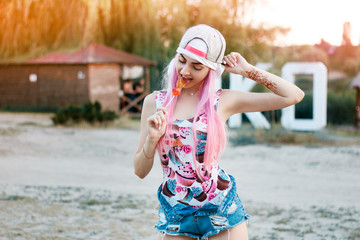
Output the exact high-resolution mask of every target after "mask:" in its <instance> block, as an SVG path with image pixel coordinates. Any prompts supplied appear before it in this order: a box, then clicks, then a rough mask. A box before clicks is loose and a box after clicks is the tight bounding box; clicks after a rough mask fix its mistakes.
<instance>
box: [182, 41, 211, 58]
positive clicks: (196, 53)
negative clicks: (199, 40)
mask: <svg viewBox="0 0 360 240" xmlns="http://www.w3.org/2000/svg"><path fill="white" fill-rule="evenodd" d="M185 49H186V50H188V51H189V52H191V53H193V54H195V55H198V56H199V57H203V58H206V56H207V53H206V52H203V51H200V50H198V49H196V48H194V47H192V46H190V45H189V44H188V45H186V47H185Z"/></svg>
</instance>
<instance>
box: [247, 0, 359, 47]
mask: <svg viewBox="0 0 360 240" xmlns="http://www.w3.org/2000/svg"><path fill="white" fill-rule="evenodd" d="M248 16H249V18H248V19H247V21H251V23H252V24H254V25H255V26H256V24H259V23H264V24H266V25H268V26H284V27H289V28H291V31H290V32H289V33H288V34H287V35H286V37H285V38H279V39H278V40H277V41H276V42H275V44H276V45H280V46H286V45H292V44H315V43H319V42H320V40H321V39H322V38H323V39H324V40H325V41H327V42H329V43H331V44H333V45H341V41H342V33H343V24H344V22H347V21H349V22H350V24H351V28H352V35H351V40H352V44H354V45H358V44H359V42H360V0H258V1H257V4H256V5H255V6H254V7H253V9H252V10H251V14H249V15H248Z"/></svg>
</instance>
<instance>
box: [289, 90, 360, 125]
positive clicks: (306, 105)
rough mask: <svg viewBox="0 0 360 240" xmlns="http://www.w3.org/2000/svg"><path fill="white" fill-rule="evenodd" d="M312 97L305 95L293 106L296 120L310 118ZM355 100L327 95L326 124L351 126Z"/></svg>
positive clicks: (336, 95) (343, 96) (331, 94)
mask: <svg viewBox="0 0 360 240" xmlns="http://www.w3.org/2000/svg"><path fill="white" fill-rule="evenodd" d="M312 101H313V97H312V95H306V97H305V98H304V100H303V101H302V102H300V103H298V104H297V105H296V106H295V117H296V118H312V117H313V116H312V109H313V105H312V104H313V102H312ZM354 106H355V100H354V98H352V97H351V96H348V95H345V94H342V95H339V94H335V93H333V92H332V91H329V92H328V95H327V122H328V124H334V125H342V124H345V125H346V124H352V123H353V121H354Z"/></svg>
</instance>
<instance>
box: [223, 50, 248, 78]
mask: <svg viewBox="0 0 360 240" xmlns="http://www.w3.org/2000/svg"><path fill="white" fill-rule="evenodd" d="M223 61H224V62H225V63H226V64H225V71H227V72H229V73H235V74H241V75H243V76H246V73H245V71H248V70H249V69H250V67H251V65H250V64H249V63H248V62H247V61H246V60H245V58H244V57H243V56H241V55H240V53H237V52H231V53H230V54H228V55H226V56H224V59H223Z"/></svg>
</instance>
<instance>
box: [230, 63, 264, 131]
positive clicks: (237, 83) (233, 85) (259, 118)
mask: <svg viewBox="0 0 360 240" xmlns="http://www.w3.org/2000/svg"><path fill="white" fill-rule="evenodd" d="M256 67H258V68H260V69H263V70H268V69H269V68H270V67H271V63H258V64H256ZM255 85H256V82H255V81H253V80H250V79H248V78H244V77H243V76H241V75H238V74H232V73H230V89H235V90H240V91H244V92H249V91H251V89H252V88H253V87H254V86H255ZM245 116H246V117H247V118H248V119H249V121H250V123H251V124H252V125H253V127H254V128H265V129H270V123H269V122H268V121H267V120H266V118H265V117H264V115H263V114H262V113H261V112H249V113H245ZM228 124H229V127H230V128H236V127H240V126H241V113H237V114H235V115H232V116H231V117H230V118H229V122H228Z"/></svg>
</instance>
